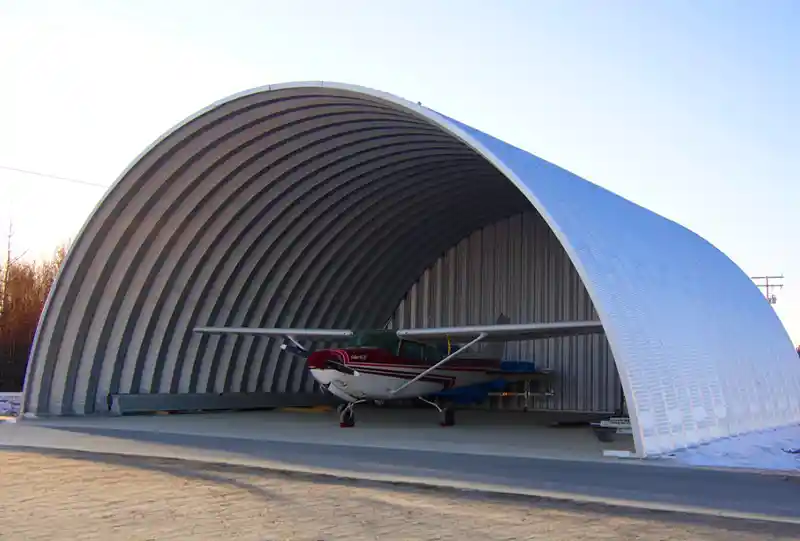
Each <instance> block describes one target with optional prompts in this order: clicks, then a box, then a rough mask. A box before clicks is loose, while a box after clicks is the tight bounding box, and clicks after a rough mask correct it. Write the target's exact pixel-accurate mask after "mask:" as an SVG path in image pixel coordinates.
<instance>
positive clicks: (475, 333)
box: [392, 321, 603, 394]
mask: <svg viewBox="0 0 800 541" xmlns="http://www.w3.org/2000/svg"><path fill="white" fill-rule="evenodd" d="M601 332H603V326H602V325H601V324H600V322H599V321H563V322H556V323H518V324H495V325H470V326H466V327H433V328H427V329H400V330H398V331H397V336H399V337H400V338H409V339H413V340H417V341H427V340H436V341H441V340H443V339H445V340H448V339H453V338H462V339H464V338H466V339H469V341H468V342H467V343H466V344H464V345H463V346H461V347H460V348H459V349H457V350H456V351H454V352H453V353H450V354H449V355H447V356H446V357H445V358H444V359H442V360H441V361H439V362H437V363H436V364H434V365H433V366H431V367H429V368H427V369H426V370H423V371H422V372H420V373H419V374H417V375H416V376H415V377H414V378H412V379H410V380H408V381H406V382H405V383H403V384H402V385H400V386H399V387H397V388H396V389H394V390H392V394H395V393H397V392H399V391H401V390H402V389H405V388H406V387H408V386H409V385H411V384H412V383H414V382H415V381H417V380H419V379H421V378H423V377H425V376H426V375H428V374H429V373H431V372H433V371H434V370H436V369H437V368H439V367H440V366H442V365H444V364H446V363H448V362H450V361H451V360H453V359H455V358H456V357H457V356H458V355H460V354H461V353H463V352H464V351H466V350H467V349H469V348H470V347H472V346H474V345H475V344H477V343H478V342H482V341H487V342H511V341H520V340H532V339H536V338H551V337H556V336H577V335H580V334H595V333H601Z"/></svg>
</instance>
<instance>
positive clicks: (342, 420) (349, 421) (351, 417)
mask: <svg viewBox="0 0 800 541" xmlns="http://www.w3.org/2000/svg"><path fill="white" fill-rule="evenodd" d="M339 426H340V427H342V428H350V427H352V426H356V414H355V413H353V410H352V409H344V410H342V412H341V413H340V414H339Z"/></svg>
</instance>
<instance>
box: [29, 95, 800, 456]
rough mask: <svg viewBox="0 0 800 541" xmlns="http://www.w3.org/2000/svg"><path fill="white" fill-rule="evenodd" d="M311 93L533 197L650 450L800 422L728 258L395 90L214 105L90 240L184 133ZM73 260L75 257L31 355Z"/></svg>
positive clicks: (793, 374)
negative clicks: (468, 160) (235, 109)
mask: <svg viewBox="0 0 800 541" xmlns="http://www.w3.org/2000/svg"><path fill="white" fill-rule="evenodd" d="M306 87H307V88H334V89H339V90H343V91H347V92H352V93H355V94H361V95H364V96H370V97H372V98H377V99H380V100H384V101H386V102H388V103H391V104H393V105H395V106H398V107H400V108H403V109H405V110H408V111H411V112H413V113H415V114H417V115H419V116H421V117H423V118H425V119H427V120H428V121H430V122H431V123H433V124H435V125H437V126H439V127H441V128H442V129H444V130H445V131H446V132H448V133H449V134H451V135H453V136H454V137H456V138H458V139H459V140H461V141H462V142H464V143H465V144H466V145H467V146H469V147H470V148H472V149H473V150H475V151H476V152H477V153H478V154H480V155H481V156H482V157H483V158H484V159H486V160H487V161H488V162H489V163H491V164H492V165H493V166H494V167H495V168H496V169H497V170H499V171H500V172H502V173H503V174H504V175H505V176H506V178H508V179H509V180H510V181H511V182H512V183H513V184H514V185H515V186H516V187H517V188H518V189H519V190H520V192H521V193H523V194H524V195H525V196H526V198H527V199H528V200H529V201H530V202H531V204H532V205H533V206H534V208H535V209H536V210H537V211H538V212H539V213H540V214H541V215H542V217H543V219H544V220H545V222H546V223H547V224H548V225H549V226H550V228H551V229H552V230H553V232H554V234H555V235H556V237H557V238H558V240H559V241H560V242H561V244H562V245H563V247H564V249H565V251H566V252H567V254H568V255H569V257H570V259H571V260H572V262H573V264H574V266H575V267H576V270H577V272H578V274H579V275H580V277H581V279H582V280H583V282H584V284H585V286H586V288H587V290H588V292H589V294H590V296H591V298H592V300H593V302H594V305H595V307H596V310H597V312H598V314H599V316H600V319H601V321H602V322H603V325H604V327H605V329H606V334H607V336H608V340H609V343H610V345H611V348H612V350H613V352H614V357H615V359H616V362H617V366H618V370H619V373H620V377H621V380H622V382H623V389H624V392H625V396H626V399H627V402H628V408H629V411H630V415H631V421H632V424H633V431H634V439H635V441H636V448H637V452H638V454H639V455H641V456H644V455H649V454H658V453H661V452H665V451H671V450H674V449H678V448H682V447H687V446H691V445H696V444H700V443H703V442H706V441H709V440H712V439H716V438H720V437H725V436H729V435H735V434H738V433H742V432H749V431H753V430H759V429H763V428H769V427H774V426H781V425H786V424H791V423H796V422H800V363H797V362H796V353H795V350H794V347H793V345H792V343H791V340H790V339H789V336H788V334H787V333H786V330H785V329H784V328H783V326H782V324H781V322H780V320H779V319H778V317H777V315H776V314H775V313H774V311H773V310H772V308H771V306H770V305H768V304H767V303H766V302H764V301H763V297H762V296H761V294H760V291H759V290H758V288H757V287H756V286H755V285H754V284H753V283H752V282H751V281H750V279H749V278H748V277H747V275H746V274H745V273H743V272H742V271H741V269H739V268H738V267H737V266H736V265H735V264H734V263H733V262H732V261H731V260H730V259H728V258H727V257H726V256H725V255H724V254H723V253H722V252H720V251H719V250H717V249H716V248H714V247H713V246H712V245H711V244H709V243H708V242H706V241H705V240H704V239H702V238H700V237H699V236H697V235H696V234H694V233H692V232H691V231H689V230H687V229H686V228H684V227H682V226H680V225H678V224H676V223H674V222H672V221H670V220H667V219H666V218H663V217H661V216H659V215H657V214H655V213H653V212H651V211H648V210H646V209H644V208H642V207H640V206H638V205H635V204H634V203H632V202H630V201H628V200H626V199H623V198H622V197H619V196H617V195H615V194H613V193H611V192H609V191H607V190H605V189H603V188H601V187H599V186H597V185H594V184H592V183H590V182H588V181H585V180H583V179H581V178H579V177H577V176H576V175H574V174H572V173H569V172H568V171H566V170H564V169H562V168H560V167H557V166H555V165H553V164H550V163H549V162H546V161H544V160H542V159H540V158H537V157H535V156H533V155H532V154H529V153H527V152H525V151H523V150H521V149H519V148H516V147H514V146H512V145H509V144H507V143H504V142H502V141H500V140H498V139H496V138H494V137H491V136H489V135H487V134H485V133H483V132H480V131H479V130H476V129H474V128H471V127H469V126H467V125H465V124H462V123H460V122H458V121H455V120H453V119H450V118H448V117H446V116H444V115H441V114H439V113H437V112H435V111H433V110H431V109H429V108H427V107H423V106H420V105H417V104H414V103H412V102H410V101H408V100H405V99H403V98H399V97H397V96H394V95H391V94H388V93H385V92H380V91H377V90H372V89H368V88H364V87H360V86H356V85H350V84H341V83H330V82H322V81H310V82H295V83H284V84H278V85H267V86H263V87H259V88H254V89H250V90H246V91H244V92H239V93H236V94H233V95H231V96H228V97H227V98H224V99H222V100H219V101H217V102H214V103H213V104H211V105H209V106H208V107H206V108H204V109H202V110H200V111H198V112H197V113H195V114H193V115H191V116H189V117H187V118H186V119H185V120H183V121H182V122H180V123H179V124H177V125H176V126H174V127H173V128H172V129H171V130H169V131H168V132H166V133H165V134H164V135H162V136H161V137H159V138H158V139H157V140H156V141H154V142H153V143H152V144H151V145H149V146H148V147H147V148H146V149H145V150H144V151H143V152H142V153H141V154H140V155H139V156H138V157H137V158H136V159H135V160H134V161H133V162H132V163H131V164H130V165H129V166H128V167H127V168H126V169H125V170H124V171H123V172H122V174H121V175H120V176H119V177H118V179H117V180H116V181H115V182H114V184H113V185H112V186H111V187H110V188H109V190H108V191H107V192H106V194H105V195H104V197H103V199H102V200H101V202H100V203H99V204H98V206H97V207H96V208H95V210H94V212H93V213H92V216H90V217H89V219H88V220H87V222H86V223H85V224H84V227H83V228H82V229H81V231H80V233H79V237H80V236H82V235H83V234H84V230H85V228H86V227H87V225H88V224H89V222H91V220H92V217H93V216H94V215H95V214H96V213H97V212H98V211H99V209H100V208H101V207H102V206H103V204H104V202H105V201H106V199H108V198H109V196H110V194H111V193H113V191H114V190H115V189H116V188H117V186H118V185H119V183H120V181H121V180H122V179H123V178H125V176H126V175H127V174H128V172H129V171H130V170H131V169H132V168H133V167H134V166H135V165H136V164H137V163H138V162H139V161H140V160H141V159H142V158H143V157H144V156H146V155H147V154H148V153H149V152H150V151H151V150H153V149H154V148H156V147H157V146H158V145H159V144H160V143H161V142H162V141H164V140H165V139H166V138H167V137H169V136H170V135H171V134H173V133H175V132H176V131H177V130H179V129H180V128H181V127H183V126H185V125H187V124H188V123H190V122H191V121H193V120H195V119H197V118H199V117H201V116H202V115H203V114H205V113H206V112H208V111H211V110H213V109H215V108H217V107H219V106H220V105H222V104H226V103H229V102H231V101H232V100H235V99H237V98H241V97H243V96H249V95H253V94H257V93H262V92H270V91H276V90H282V89H297V88H306ZM70 264H71V258H70V254H68V255H67V257H66V259H65V261H64V263H63V265H62V268H61V270H60V272H59V276H57V278H56V281H55V283H54V284H53V288H52V290H51V293H50V296H49V297H48V300H47V303H46V304H45V307H44V312H43V317H42V320H41V321H40V323H39V329H37V336H36V338H35V340H34V345H33V347H32V350H31V351H32V354H31V355H32V356H33V355H34V354H35V353H34V352H35V351H36V349H37V347H38V339H39V334H40V333H39V331H40V330H41V327H42V324H43V321H44V319H45V316H46V314H47V311H48V309H49V308H50V301H51V299H52V298H53V296H54V295H55V292H56V291H57V289H58V288H59V286H60V285H61V284H60V280H59V279H60V277H61V275H62V273H63V272H64V271H65V268H67V267H68V266H70ZM31 365H32V363H29V366H28V373H27V374H26V396H25V402H27V400H28V392H29V381H30V377H31V374H30V371H31V369H32V366H31ZM756 380H758V381H759V383H760V385H758V386H756V385H755V381H756Z"/></svg>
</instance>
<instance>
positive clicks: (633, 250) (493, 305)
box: [23, 83, 800, 455]
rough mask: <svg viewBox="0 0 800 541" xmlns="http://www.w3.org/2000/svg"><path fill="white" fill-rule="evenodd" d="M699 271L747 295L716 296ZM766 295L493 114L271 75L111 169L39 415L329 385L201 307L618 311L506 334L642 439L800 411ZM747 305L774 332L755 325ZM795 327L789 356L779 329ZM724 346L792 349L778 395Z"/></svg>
mask: <svg viewBox="0 0 800 541" xmlns="http://www.w3.org/2000/svg"><path fill="white" fill-rule="evenodd" d="M673 244H674V245H675V246H678V247H679V248H678V249H675V250H672V249H665V247H669V246H671V245H673ZM656 246H657V247H658V248H660V250H659V249H656V248H654V247H656ZM702 264H707V265H711V266H712V267H714V269H715V273H712V274H709V273H708V272H705V271H704V270H700V269H702ZM656 269H657V270H656ZM694 269H698V270H697V271H695V270H694ZM708 276H713V279H710V278H708ZM677 277H680V280H683V281H680V280H679V279H677ZM687 280H688V282H687ZM686 283H689V284H690V286H689V287H686V286H685V285H684V284H686ZM634 289H635V291H634ZM700 290H702V291H703V294H706V295H708V296H710V297H712V298H714V299H721V302H722V304H723V305H724V304H725V303H726V302H727V303H728V305H729V306H728V307H729V308H747V309H748V311H742V310H734V309H731V310H729V311H727V312H725V313H724V315H723V317H720V316H719V314H717V313H716V310H717V308H716V307H715V308H713V309H712V308H711V305H710V303H709V304H703V303H699V302H698V301H697V299H698V291H700ZM634 293H635V297H636V299H637V301H636V304H635V305H633V304H632V303H631V302H629V301H628V299H630V298H631V297H632V296H633V294H634ZM590 296H591V298H590ZM736 303H738V305H737V306H733V305H735V304H736ZM762 305H763V303H761V297H760V293H759V292H758V291H757V288H755V286H753V284H752V283H751V282H750V281H749V280H748V279H747V276H746V275H744V274H743V273H742V272H741V270H740V269H738V267H736V266H735V265H734V264H733V263H731V262H730V261H729V260H728V259H727V258H726V257H725V256H724V255H722V254H721V253H719V252H718V251H716V250H715V249H714V248H713V247H711V246H710V245H708V244H707V243H705V241H703V240H702V239H700V238H699V237H697V236H696V235H694V234H693V233H691V232H689V231H688V230H686V229H684V228H682V227H680V226H678V225H677V224H674V223H673V222H669V221H668V220H666V219H664V218H662V217H660V216H658V215H655V214H653V213H651V212H649V211H647V210H646V209H643V208H641V207H638V206H636V205H634V204H633V203H630V202H629V201H626V200H624V199H622V198H620V197H618V196H616V195H614V194H611V193H610V192H607V191H606V190H603V189H602V188H600V187H598V186H596V185H593V184H590V183H588V182H586V181H584V180H583V179H580V178H578V177H576V176H574V175H572V174H570V173H568V172H566V171H565V170H563V169H560V168H557V167H556V166H554V165H552V164H549V163H547V162H544V161H543V160H540V159H538V158H535V157H534V156H531V155H530V154H527V153H525V152H523V151H521V150H519V149H516V148H514V147H511V146H510V145H506V144H505V143H502V142H501V141H498V140H496V139H494V138H491V137H489V136H487V135H486V134H482V133H480V132H478V131H477V130H473V129H471V128H469V127H467V126H465V125H463V124H460V123H458V122H456V121H454V120H452V119H448V118H446V117H444V116H442V115H439V114H438V113H435V112H433V111H430V110H428V109H426V108H423V107H421V106H417V105H414V104H411V103H408V102H406V101H404V100H401V99H399V98H395V97H393V96H390V95H387V94H382V93H379V92H376V91H371V90H368V89H363V88H358V87H352V86H348V85H338V84H328V83H301V84H287V85H278V86H271V87H265V88H261V89H255V90H252V91H247V92H244V93H241V94H238V95H235V96H232V97H230V98H227V99H225V100H222V101H220V102H217V103H214V104H212V105H211V106H209V107H208V108H206V109H204V110H202V111H200V112H199V113H197V114H195V115H193V116H192V117H190V118H189V119H187V120H186V121H184V122H182V123H180V124H179V125H178V126H176V127H175V128H174V129H172V130H171V131H170V132H168V133H167V134H166V135H164V136H163V137H162V138H160V139H159V140H158V141H156V142H155V143H154V144H153V145H151V146H150V147H149V148H148V149H146V150H145V151H144V152H143V153H142V154H141V155H140V156H139V157H138V158H137V159H136V160H135V161H134V162H133V163H132V164H131V165H130V166H129V168H128V169H127V170H126V171H124V173H123V174H122V175H121V177H120V178H119V179H118V180H117V182H116V183H115V184H114V185H113V186H112V188H110V189H109V191H108V192H107V194H106V195H105V197H104V199H103V200H102V202H101V203H100V204H99V205H98V207H97V208H96V210H95V212H94V213H93V214H92V215H91V216H90V217H89V219H88V220H87V222H86V223H85V225H84V227H83V229H82V230H81V232H80V234H79V235H78V237H77V238H76V240H75V242H74V244H73V246H72V247H71V250H70V252H69V254H68V255H67V258H66V260H65V262H64V264H63V266H62V269H61V272H60V274H59V276H58V278H57V280H56V281H55V283H54V285H53V288H52V290H51V293H50V297H49V299H48V302H47V304H46V306H45V310H44V312H43V316H42V318H41V321H40V325H39V328H38V330H37V335H36V339H35V342H34V345H33V348H32V351H31V357H30V362H29V364H28V373H27V375H26V381H25V390H24V397H23V414H24V415H31V416H37V415H38V416H47V415H87V414H100V413H107V412H109V410H111V409H113V403H114V400H119V399H121V398H126V399H135V400H140V401H141V400H145V401H147V400H149V402H148V403H149V404H150V406H149V407H151V408H155V409H171V406H170V404H172V405H173V406H174V405H175V404H179V403H180V404H182V405H183V406H182V407H183V409H203V407H204V405H207V404H209V403H212V402H213V401H214V400H219V399H220V397H221V396H222V397H225V398H226V400H228V402H227V403H231V400H233V401H235V400H236V399H237V397H239V398H241V397H245V399H244V401H245V402H247V401H248V400H251V399H252V397H253V396H261V397H272V398H274V399H275V400H277V399H278V398H280V400H283V401H284V402H285V403H287V404H288V403H301V402H313V401H315V400H318V399H319V397H320V396H324V393H323V392H322V391H321V390H320V388H319V386H318V385H317V384H316V382H315V381H314V379H313V378H312V377H311V376H310V375H309V371H308V369H307V367H306V364H305V363H304V362H302V361H301V360H298V359H297V358H296V357H293V356H291V355H289V354H287V352H286V351H284V350H283V349H281V347H280V345H281V341H280V340H269V339H259V338H255V337H252V336H245V337H238V336H229V337H219V336H213V335H203V334H197V333H195V332H193V329H194V328H196V327H197V326H203V325H214V326H228V327H262V328H264V327H267V328H298V327H299V328H333V329H337V328H358V329H364V328H381V327H384V326H385V325H389V326H393V327H398V326H402V327H407V326H415V327H427V326H431V325H461V324H487V323H491V322H493V321H494V320H495V318H496V317H497V316H498V314H499V313H504V314H506V315H508V316H509V317H510V318H511V319H512V321H514V322H527V321H535V322H540V321H541V322H547V321H559V320H565V319H590V318H596V319H597V318H598V316H599V319H601V320H602V324H603V327H604V329H605V331H606V336H607V337H608V338H606V336H599V337H598V336H576V337H569V338H549V339H546V340H542V341H538V342H536V343H527V344H526V343H523V344H510V345H509V347H508V350H507V351H508V353H509V355H510V356H511V357H514V358H519V359H523V358H530V357H532V358H533V359H534V360H535V361H536V362H538V363H543V364H544V365H545V366H547V367H549V368H552V369H553V370H554V371H555V372H556V373H557V376H558V378H557V380H558V383H557V384H556V385H555V387H554V388H553V389H552V390H553V392H552V393H548V395H547V396H541V397H539V398H537V399H536V401H537V402H536V403H535V406H534V407H537V408H544V409H547V408H551V409H556V410H581V411H598V412H600V411H610V410H613V409H617V407H618V405H619V401H620V399H621V390H620V386H621V387H622V388H623V389H624V390H625V396H626V402H627V405H628V407H629V409H630V413H631V421H632V424H633V435H634V439H635V440H636V447H637V452H638V453H639V454H640V455H644V454H647V453H652V452H660V451H664V450H671V449H675V448H678V447H681V446H685V445H688V444H693V443H698V442H702V441H707V440H708V439H709V438H715V437H720V436H723V435H726V434H731V433H737V431H739V432H740V431H743V430H752V429H755V428H759V427H763V426H774V425H776V424H781V423H786V422H788V420H790V419H800V405H798V400H797V398H792V396H794V397H797V396H798V393H794V394H792V393H793V391H795V390H797V389H798V388H800V373H798V370H797V368H794V367H793V366H794V364H796V363H795V360H796V356H795V353H794V349H793V348H791V347H789V346H791V342H790V341H789V340H788V336H787V335H786V333H785V331H784V330H783V329H782V327H781V326H780V323H779V322H777V319H776V317H775V316H774V314H770V313H769V312H768V311H769V310H770V309H769V308H768V307H764V306H762ZM687 308H691V310H690V311H689V310H686V309H687ZM678 313H681V318H680V319H678V318H675V319H674V321H673V320H669V321H668V319H669V317H670V316H674V315H676V314H678ZM742 325H745V326H746V327H748V328H749V329H750V330H751V335H752V334H753V333H755V334H756V335H757V336H755V335H753V336H750V337H749V338H750V339H749V340H748V341H744V339H741V340H740V339H739V338H738V337H737V336H735V335H734V334H733V331H734V330H735V329H739V328H741V327H742ZM709 330H710V331H711V333H710V334H709V333H708V332H706V331H709ZM726 333H728V334H727V335H726ZM781 333H783V334H781ZM709 336H710V337H711V338H709ZM722 336H726V339H727V336H734V337H733V338H732V339H731V340H728V342H725V343H723V342H722V341H721V340H720V337H722ZM776 340H777V342H776ZM781 340H783V341H784V342H786V345H787V347H786V348H784V349H786V350H787V352H788V353H790V355H785V354H784V353H786V352H784V351H783V350H781V349H780V348H779V347H778V348H777V349H775V348H774V347H772V346H768V345H767V342H768V341H771V342H770V343H780V341H781ZM609 344H610V345H609ZM770 348H771V349H770ZM612 349H613V355H612ZM762 353H765V354H766V356H765V355H762ZM722 356H727V358H731V359H735V360H736V361H735V362H738V363H739V365H741V366H746V367H749V368H748V370H750V371H751V372H752V370H755V367H757V366H758V365H759V363H761V364H763V363H764V362H767V363H772V364H773V366H774V367H775V368H776V371H775V372H774V377H773V376H770V377H771V378H772V379H770V380H769V381H768V382H766V383H764V380H763V378H762V380H761V381H762V387H761V388H759V389H757V390H755V391H753V393H754V394H753V395H752V396H754V397H755V398H754V399H755V400H756V401H760V403H761V404H763V405H766V404H769V407H767V408H760V409H758V410H757V411H756V410H748V409H747V404H749V402H747V401H744V400H739V398H741V396H743V395H742V393H745V392H746V391H741V389H743V388H744V387H747V388H748V389H752V384H744V387H743V384H742V382H744V381H745V379H746V378H745V377H744V376H740V375H738V374H731V373H724V374H723V373H722V372H720V370H719V366H720V361H719V359H720V358H721V357H722ZM765 359H766V361H765ZM787 359H790V360H791V362H792V363H793V364H792V366H789V365H788V363H787V362H786V361H787ZM654 363H655V364H654ZM615 366H616V368H615ZM653 366H657V367H658V368H659V370H662V372H661V373H658V372H657V371H655V370H654V369H652V367H653ZM617 368H618V369H619V370H617ZM745 372H747V371H745ZM750 375H751V376H752V374H750ZM690 379H691V381H690ZM767 389H772V391H777V393H775V394H772V395H771V394H769V393H768V392H767ZM773 397H775V398H773ZM775 400H777V401H778V402H780V404H778V402H775ZM781 400H782V402H781ZM771 401H772V402H771ZM506 402H507V403H505V405H503V407H511V406H509V404H508V401H506ZM773 402H775V403H774V404H773ZM773 406H775V407H773ZM498 407H500V406H498ZM174 409H178V408H174Z"/></svg>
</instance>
